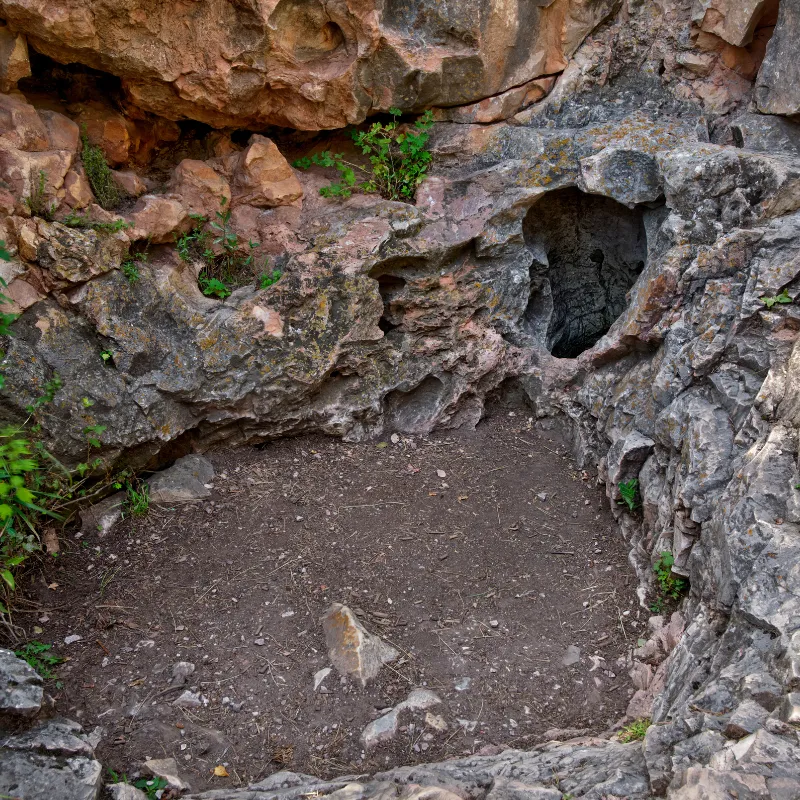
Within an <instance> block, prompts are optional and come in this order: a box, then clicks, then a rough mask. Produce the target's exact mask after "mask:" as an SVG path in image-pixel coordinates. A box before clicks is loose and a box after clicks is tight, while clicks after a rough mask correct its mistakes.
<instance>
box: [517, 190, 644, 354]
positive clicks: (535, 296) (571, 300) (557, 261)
mask: <svg viewBox="0 0 800 800" xmlns="http://www.w3.org/2000/svg"><path fill="white" fill-rule="evenodd" d="M646 211H647V209H642V208H640V207H637V208H634V209H630V208H628V207H627V206H623V205H622V204H620V203H618V202H616V201H615V200H611V199H609V198H607V197H599V196H596V195H589V194H584V193H583V192H581V191H579V190H578V189H575V188H570V189H560V190H558V191H555V192H551V193H549V194H547V195H545V196H544V197H543V198H542V199H541V200H540V201H539V202H538V203H537V204H536V205H535V206H533V208H531V210H530V211H529V212H528V215H527V217H526V219H525V223H524V233H525V240H526V242H527V244H528V246H529V247H530V249H531V251H532V252H533V257H534V258H533V264H532V265H531V298H530V301H529V303H528V307H527V309H526V310H525V314H524V318H523V327H524V329H525V331H526V332H527V333H529V334H531V335H532V336H533V337H534V338H536V339H539V341H540V342H542V344H543V345H545V346H546V347H547V349H548V350H549V351H550V352H551V353H552V354H553V355H554V356H555V357H556V358H576V357H577V356H579V355H580V354H581V353H582V352H584V351H585V350H588V349H589V348H590V347H592V346H593V345H595V344H596V343H597V341H598V340H599V339H600V338H601V337H602V336H603V335H604V334H605V333H607V332H608V329H609V328H610V327H611V325H612V323H613V322H614V321H615V320H616V319H617V318H618V317H619V316H620V315H621V314H622V313H623V311H624V310H625V308H626V306H627V293H628V291H629V289H630V288H631V287H632V286H633V284H634V283H635V281H636V278H637V277H638V276H639V274H640V273H641V271H642V270H643V269H644V265H645V261H646V260H647V236H646V232H645V223H644V218H645V213H646Z"/></svg>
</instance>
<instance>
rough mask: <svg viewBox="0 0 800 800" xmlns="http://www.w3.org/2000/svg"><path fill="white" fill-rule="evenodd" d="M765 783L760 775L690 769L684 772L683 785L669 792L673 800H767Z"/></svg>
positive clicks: (767, 792) (767, 793)
mask: <svg viewBox="0 0 800 800" xmlns="http://www.w3.org/2000/svg"><path fill="white" fill-rule="evenodd" d="M769 796H770V795H769V791H768V790H767V782H766V780H764V778H763V777H762V776H761V775H747V774H745V773H744V772H718V771H716V770H712V769H705V768H701V767H691V768H690V769H688V770H686V774H685V776H684V785H683V786H682V787H681V788H680V789H678V790H677V791H673V792H670V798H671V799H674V800H711V798H720V800H722V798H725V797H736V798H738V800H762V798H763V800H768V798H769Z"/></svg>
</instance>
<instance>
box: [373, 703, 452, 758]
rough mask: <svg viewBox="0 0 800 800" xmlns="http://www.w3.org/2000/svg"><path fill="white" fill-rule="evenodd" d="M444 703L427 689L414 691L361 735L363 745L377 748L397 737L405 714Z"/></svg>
mask: <svg viewBox="0 0 800 800" xmlns="http://www.w3.org/2000/svg"><path fill="white" fill-rule="evenodd" d="M441 702H442V701H441V700H440V699H439V696H438V695H436V694H434V693H433V692H431V691H428V690H427V689H414V691H413V692H411V694H410V695H409V696H408V697H407V698H406V699H405V700H403V702H402V703H398V704H397V705H396V706H395V707H394V708H393V709H392V710H391V711H388V712H387V713H386V714H384V715H383V716H382V717H378V719H376V720H374V721H372V722H370V723H369V725H367V727H366V728H364V730H363V731H362V733H361V744H363V745H364V747H365V748H366V749H367V750H370V749H372V748H373V747H377V746H378V745H379V744H382V743H383V742H388V741H391V740H392V739H394V737H395V736H397V729H398V727H399V726H400V718H401V716H403V715H404V713H413V712H415V711H425V710H426V709H428V708H432V707H433V706H436V705H439V704H440V703H441Z"/></svg>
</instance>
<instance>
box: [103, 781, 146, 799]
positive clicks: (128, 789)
mask: <svg viewBox="0 0 800 800" xmlns="http://www.w3.org/2000/svg"><path fill="white" fill-rule="evenodd" d="M106 792H108V795H109V797H111V800H147V795H146V794H145V793H144V792H143V791H142V790H141V789H137V788H136V787H135V786H131V785H130V784H129V783H107V784H106Z"/></svg>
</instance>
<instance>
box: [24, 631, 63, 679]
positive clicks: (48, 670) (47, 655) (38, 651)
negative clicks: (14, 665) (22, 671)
mask: <svg viewBox="0 0 800 800" xmlns="http://www.w3.org/2000/svg"><path fill="white" fill-rule="evenodd" d="M52 649H53V645H51V644H44V643H43V642H37V641H36V640H34V641H32V642H28V643H27V644H26V645H23V646H22V647H21V648H20V649H19V650H15V651H14V655H15V656H17V657H18V658H21V659H22V660H23V661H27V662H28V664H29V665H30V666H32V667H33V668H34V669H35V670H36V671H37V672H38V673H39V674H40V675H41V676H42V678H44V679H45V680H46V681H49V680H52V679H53V678H54V677H55V673H54V672H53V667H57V666H58V665H59V664H62V663H63V662H64V659H63V658H60V657H59V656H57V655H55V654H54V653H51V652H50V650H52Z"/></svg>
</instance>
